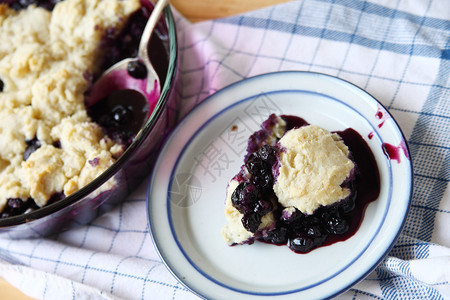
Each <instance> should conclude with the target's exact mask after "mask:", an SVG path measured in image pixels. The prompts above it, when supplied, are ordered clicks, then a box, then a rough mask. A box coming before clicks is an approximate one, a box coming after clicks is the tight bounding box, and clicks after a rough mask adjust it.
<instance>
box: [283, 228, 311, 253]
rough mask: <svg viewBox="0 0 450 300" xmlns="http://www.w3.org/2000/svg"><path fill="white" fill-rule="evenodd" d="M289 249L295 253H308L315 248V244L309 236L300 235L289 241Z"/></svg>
mask: <svg viewBox="0 0 450 300" xmlns="http://www.w3.org/2000/svg"><path fill="white" fill-rule="evenodd" d="M288 247H289V248H290V249H291V250H293V251H295V252H301V253H306V252H308V251H309V250H311V249H312V248H313V247H314V242H313V240H312V239H311V238H310V237H308V236H307V235H305V234H302V233H298V234H296V235H295V236H293V237H292V238H290V239H289V240H288Z"/></svg>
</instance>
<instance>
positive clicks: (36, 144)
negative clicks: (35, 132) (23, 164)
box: [23, 137, 41, 160]
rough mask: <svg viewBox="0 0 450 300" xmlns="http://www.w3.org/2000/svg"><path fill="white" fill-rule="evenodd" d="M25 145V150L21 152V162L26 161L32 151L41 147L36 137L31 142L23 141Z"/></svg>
mask: <svg viewBox="0 0 450 300" xmlns="http://www.w3.org/2000/svg"><path fill="white" fill-rule="evenodd" d="M25 143H26V144H27V148H26V149H25V151H24V152H23V160H27V159H28V157H30V155H31V154H32V153H33V152H34V151H36V150H37V149H39V148H40V147H41V143H40V142H39V140H38V139H37V138H36V137H34V138H33V139H32V140H27V141H25Z"/></svg>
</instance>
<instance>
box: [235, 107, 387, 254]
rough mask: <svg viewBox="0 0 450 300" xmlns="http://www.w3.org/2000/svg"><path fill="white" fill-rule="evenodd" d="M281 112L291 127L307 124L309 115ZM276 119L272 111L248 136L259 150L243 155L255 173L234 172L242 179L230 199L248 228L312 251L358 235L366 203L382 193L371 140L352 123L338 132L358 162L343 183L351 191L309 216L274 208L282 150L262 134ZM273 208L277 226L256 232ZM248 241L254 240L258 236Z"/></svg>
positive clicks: (259, 237) (280, 242)
mask: <svg viewBox="0 0 450 300" xmlns="http://www.w3.org/2000/svg"><path fill="white" fill-rule="evenodd" d="M281 117H282V118H283V120H285V121H286V130H290V129H293V128H299V127H302V126H306V125H308V123H307V122H306V121H305V120H304V119H302V118H299V117H296V116H286V115H283V116H281ZM275 122H276V116H275V115H271V116H270V117H269V118H268V119H267V120H266V121H265V122H264V123H263V124H262V130H260V131H257V132H255V133H254V134H253V135H252V136H251V137H250V138H249V146H248V149H257V150H256V151H253V152H249V153H248V154H247V156H246V158H245V159H244V163H245V167H246V169H247V170H248V172H249V173H250V176H245V175H244V174H243V172H240V173H239V174H238V175H237V176H236V177H235V179H237V180H238V181H239V182H240V184H239V185H238V187H237V188H236V190H235V191H234V192H233V194H232V196H231V200H232V204H233V206H234V207H235V208H236V209H237V210H238V211H239V212H240V213H242V214H243V218H242V224H243V226H244V228H246V229H247V230H248V231H250V232H253V233H255V239H256V240H259V241H261V242H265V243H270V244H275V245H287V246H288V247H289V248H290V249H291V250H292V251H294V252H296V253H308V252H310V251H311V250H313V249H315V248H318V247H322V246H327V245H331V244H333V243H336V242H339V241H344V240H346V239H348V238H349V237H351V236H353V235H354V234H355V232H356V231H357V230H358V228H359V226H360V225H361V222H362V219H363V217H364V213H365V210H366V208H367V206H368V205H369V203H370V202H372V201H374V200H376V199H377V198H378V195H379V193H380V178H379V172H378V168H377V164H376V161H375V157H374V155H373V154H372V151H371V150H370V148H369V146H368V145H367V143H366V142H365V141H364V139H363V138H362V137H361V136H360V135H359V134H358V133H357V132H356V131H355V130H353V129H351V128H349V129H346V130H344V131H340V132H336V133H337V134H338V135H339V136H340V137H341V138H342V139H343V141H344V143H345V144H346V145H347V146H348V148H349V150H350V158H351V159H352V160H353V161H354V163H355V165H356V168H355V170H354V171H353V172H352V173H351V174H350V176H349V178H348V179H347V180H346V181H345V182H344V183H343V184H342V187H346V188H348V189H349V190H350V191H351V193H350V195H349V196H348V197H347V198H345V199H343V200H341V201H339V202H338V203H335V204H333V205H329V206H326V207H320V208H318V209H317V210H316V211H315V212H314V214H312V215H305V214H303V213H301V212H300V211H298V210H297V209H295V208H290V209H287V208H284V207H281V205H279V204H278V207H276V209H275V210H273V207H274V204H275V203H277V202H278V201H277V199H276V195H275V193H274V192H273V188H272V187H273V182H274V172H273V166H274V165H276V164H277V160H278V159H277V157H278V156H277V155H279V151H280V150H279V149H278V148H277V147H275V146H273V145H266V144H264V140H263V137H264V136H266V137H267V136H268V135H269V134H270V132H271V129H272V128H273V126H274V125H275ZM264 131H266V133H264ZM267 131H269V132H268V133H267ZM261 145H262V146H261ZM271 170H272V171H271ZM275 176H276V175H275ZM270 211H272V212H273V214H274V218H275V220H276V222H275V225H274V228H272V229H270V230H269V231H268V233H266V234H264V233H260V232H257V229H258V226H259V225H260V223H261V218H262V217H263V216H264V215H265V214H267V213H268V212H270ZM249 243H253V240H251V241H249Z"/></svg>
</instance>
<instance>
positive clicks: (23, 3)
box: [0, 0, 61, 10]
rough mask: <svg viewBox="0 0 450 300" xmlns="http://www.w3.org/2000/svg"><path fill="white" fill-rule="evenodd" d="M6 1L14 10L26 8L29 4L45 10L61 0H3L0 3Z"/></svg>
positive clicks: (50, 8)
mask: <svg viewBox="0 0 450 300" xmlns="http://www.w3.org/2000/svg"><path fill="white" fill-rule="evenodd" d="M2 2H6V3H7V4H9V6H10V7H11V8H13V9H15V10H21V9H24V8H27V7H28V6H30V5H37V6H40V7H42V8H45V9H47V10H52V9H53V8H54V7H55V5H56V4H57V3H58V2H61V0H3V1H0V3H2Z"/></svg>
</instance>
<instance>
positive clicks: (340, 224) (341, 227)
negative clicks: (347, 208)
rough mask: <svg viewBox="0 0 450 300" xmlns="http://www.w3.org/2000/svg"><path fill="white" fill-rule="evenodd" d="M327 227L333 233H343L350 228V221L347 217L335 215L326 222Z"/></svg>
mask: <svg viewBox="0 0 450 300" xmlns="http://www.w3.org/2000/svg"><path fill="white" fill-rule="evenodd" d="M325 226H326V229H327V231H328V232H329V233H331V234H343V233H345V232H347V230H348V223H347V221H346V220H345V219H339V218H337V217H335V216H332V217H330V218H329V219H328V220H326V223H325Z"/></svg>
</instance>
